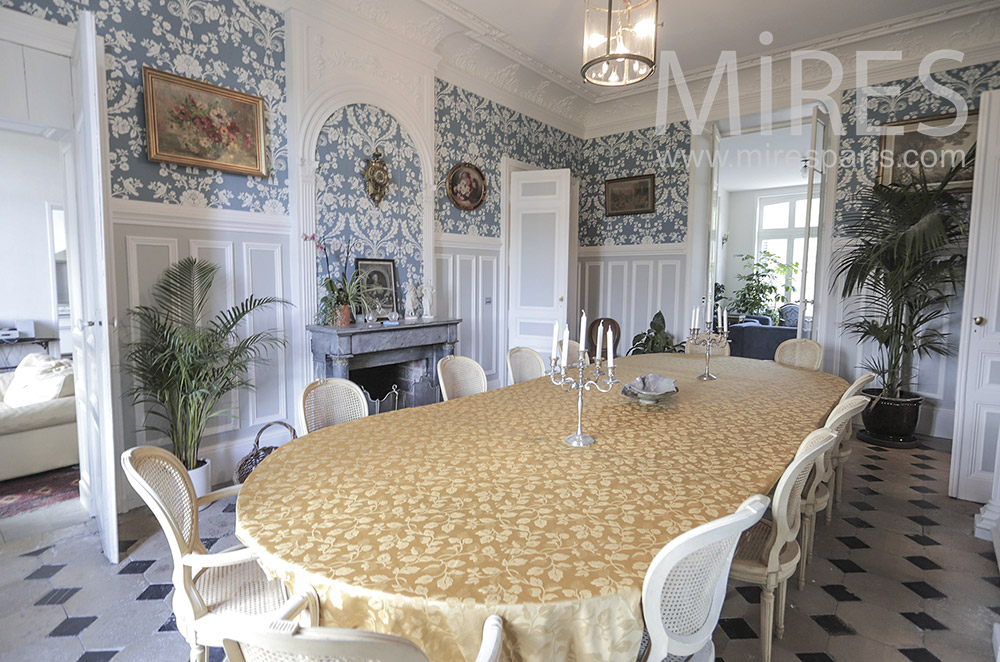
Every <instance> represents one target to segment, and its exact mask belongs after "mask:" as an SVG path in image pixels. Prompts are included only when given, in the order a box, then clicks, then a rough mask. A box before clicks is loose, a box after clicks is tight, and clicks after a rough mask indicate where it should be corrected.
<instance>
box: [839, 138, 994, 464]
mask: <svg viewBox="0 0 1000 662" xmlns="http://www.w3.org/2000/svg"><path fill="white" fill-rule="evenodd" d="M974 159H975V154H974V151H970V152H969V154H968V155H967V157H966V162H965V163H964V164H961V163H959V164H958V165H956V167H954V168H952V169H951V170H950V171H949V172H948V173H947V174H946V175H945V177H944V179H943V180H942V181H941V182H939V183H937V184H934V185H931V184H928V183H927V179H926V177H925V176H924V174H923V173H921V176H920V178H919V179H916V180H915V181H911V182H909V183H906V184H890V185H882V184H878V185H876V186H874V187H873V188H871V189H869V190H865V191H863V192H861V193H860V194H859V196H858V199H859V200H860V201H861V202H862V205H861V206H860V207H859V210H858V211H857V212H853V213H849V214H846V215H845V217H844V222H843V225H842V226H841V231H842V232H843V234H844V235H845V236H846V237H847V238H848V242H847V243H846V244H845V245H844V246H843V247H842V248H841V249H840V250H838V252H837V255H836V259H835V264H834V271H835V274H836V276H837V277H838V278H843V286H842V288H841V294H842V296H843V297H844V298H849V297H854V298H853V299H852V300H851V302H850V304H849V307H848V318H847V321H846V322H845V324H844V328H845V329H846V330H847V331H848V332H849V333H850V334H852V335H853V336H855V337H857V338H858V339H859V340H860V341H871V342H873V343H874V344H875V354H874V356H872V357H870V358H868V359H866V360H865V361H864V362H863V365H864V367H865V368H867V369H868V370H870V371H871V372H873V373H875V374H876V375H877V377H878V379H879V381H880V382H881V388H873V389H866V390H865V394H866V395H868V396H870V397H871V398H872V404H871V406H869V407H868V409H866V410H865V412H863V413H862V418H863V420H864V424H865V430H863V431H862V432H860V433H859V434H858V437H859V438H862V439H864V440H866V441H871V442H874V443H878V444H882V445H886V446H893V447H897V448H905V447H912V446H915V445H916V443H917V442H916V438H915V437H914V436H913V435H914V431H915V430H916V427H917V419H918V417H919V414H920V404H921V402H922V401H923V398H921V397H920V396H919V395H917V394H915V393H913V392H912V391H911V388H912V384H913V378H914V368H913V360H914V357H915V356H930V355H934V354H937V355H941V356H947V355H949V354H951V353H952V350H951V347H950V346H949V345H948V340H947V334H945V333H942V332H941V331H940V330H939V329H937V328H936V326H935V324H936V323H937V322H940V321H943V320H944V318H945V317H947V315H948V304H949V302H950V301H951V300H952V299H953V298H954V296H955V293H956V290H957V288H958V287H959V286H960V285H961V284H962V282H963V281H964V278H965V261H966V250H967V241H968V229H969V219H968V212H967V208H966V203H965V200H964V199H962V198H960V197H959V196H957V195H954V194H952V193H949V192H947V191H946V190H945V189H946V187H947V186H948V184H949V183H950V182H951V181H952V180H953V179H954V178H955V177H956V176H957V175H958V174H959V173H960V172H962V171H964V170H965V169H966V168H968V167H971V166H972V163H973V161H974Z"/></svg>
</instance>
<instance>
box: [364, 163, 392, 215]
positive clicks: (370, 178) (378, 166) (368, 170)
mask: <svg viewBox="0 0 1000 662" xmlns="http://www.w3.org/2000/svg"><path fill="white" fill-rule="evenodd" d="M361 173H362V174H363V175H364V176H365V187H366V188H367V190H368V197H369V198H371V199H372V202H374V203H375V207H376V208H378V205H379V203H380V202H382V198H384V197H385V194H386V192H387V191H388V190H389V167H388V166H387V165H386V164H385V161H383V160H382V152H380V151H379V150H377V149H376V150H375V153H374V154H372V157H371V158H370V159H365V167H364V170H362V171H361Z"/></svg>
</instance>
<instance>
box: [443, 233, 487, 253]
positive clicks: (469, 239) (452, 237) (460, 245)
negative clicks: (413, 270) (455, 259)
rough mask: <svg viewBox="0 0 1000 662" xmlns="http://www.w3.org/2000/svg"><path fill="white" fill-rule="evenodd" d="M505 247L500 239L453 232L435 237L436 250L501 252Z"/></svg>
mask: <svg viewBox="0 0 1000 662" xmlns="http://www.w3.org/2000/svg"><path fill="white" fill-rule="evenodd" d="M502 245H503V242H502V240H501V239H500V238H499V237H479V236H475V235H469V234H455V233H453V232H438V233H436V234H435V235H434V246H435V248H445V249H450V250H456V251H461V250H500V247H501V246H502Z"/></svg>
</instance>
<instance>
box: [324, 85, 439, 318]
mask: <svg viewBox="0 0 1000 662" xmlns="http://www.w3.org/2000/svg"><path fill="white" fill-rule="evenodd" d="M376 149H378V150H379V151H381V152H382V155H383V159H384V160H385V163H386V166H387V167H388V169H389V189H388V191H387V193H386V196H385V198H384V199H383V200H382V202H381V203H380V204H379V206H378V208H376V207H375V205H374V203H373V202H372V201H371V198H369V197H368V193H367V191H366V189H365V181H364V177H363V176H362V174H361V171H362V169H363V168H364V167H365V159H366V158H369V157H371V155H372V153H373V152H374V151H375V150H376ZM316 157H317V159H318V160H319V172H318V175H317V183H316V226H317V236H320V237H325V238H327V239H329V240H331V243H332V244H333V246H332V247H334V248H336V250H334V255H336V256H337V258H338V259H339V260H343V259H344V250H346V249H347V248H348V247H350V253H351V255H350V260H349V264H348V272H349V273H350V272H351V271H352V270H353V269H354V258H355V257H369V258H390V259H395V260H396V279H397V281H398V282H397V285H398V286H399V288H402V286H403V285H405V284H406V283H408V282H413V283H416V284H419V283H420V282H421V280H422V279H423V262H422V260H423V255H422V239H421V238H422V236H423V209H422V200H423V195H422V191H423V182H422V177H421V165H420V157H419V156H418V155H417V149H416V147H415V146H414V144H413V141H412V139H411V138H410V136H409V134H408V133H407V132H406V131H405V130H404V129H403V128H402V127H400V125H399V122H398V121H396V119H395V118H394V117H393V116H392V115H390V114H389V113H387V112H386V111H384V110H382V109H381V108H379V107H377V106H370V105H365V104H356V105H351V106H345V107H344V108H341V109H340V110H338V111H337V112H336V113H334V114H333V115H331V116H330V118H329V119H327V121H326V124H325V125H324V126H323V130H322V131H321V132H320V136H319V142H318V145H317V149H316ZM338 247H342V248H338ZM331 258H332V256H331ZM335 268H336V269H339V268H340V267H339V266H338V267H335ZM318 269H319V273H320V275H321V276H324V275H326V273H325V272H326V265H325V264H324V263H323V260H322V258H321V259H320V263H319V265H318ZM401 296H402V295H401V293H399V292H397V300H398V301H399V302H400V304H402V301H403V299H402V298H401Z"/></svg>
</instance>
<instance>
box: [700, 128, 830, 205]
mask: <svg viewBox="0 0 1000 662" xmlns="http://www.w3.org/2000/svg"><path fill="white" fill-rule="evenodd" d="M811 142H812V136H811V135H810V134H809V132H808V131H803V132H800V133H799V135H795V133H794V132H793V131H792V129H790V128H788V129H775V130H774V132H773V133H772V134H771V135H768V136H765V135H762V134H759V133H748V134H743V135H740V136H731V137H728V138H723V139H722V144H721V145H720V147H721V154H722V157H721V160H722V167H721V168H720V169H719V188H720V189H721V190H723V191H759V190H761V189H769V188H780V187H783V186H805V184H806V181H807V180H806V178H805V177H803V176H802V157H803V156H804V155H805V154H806V153H807V152H808V151H809V146H810V144H811Z"/></svg>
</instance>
